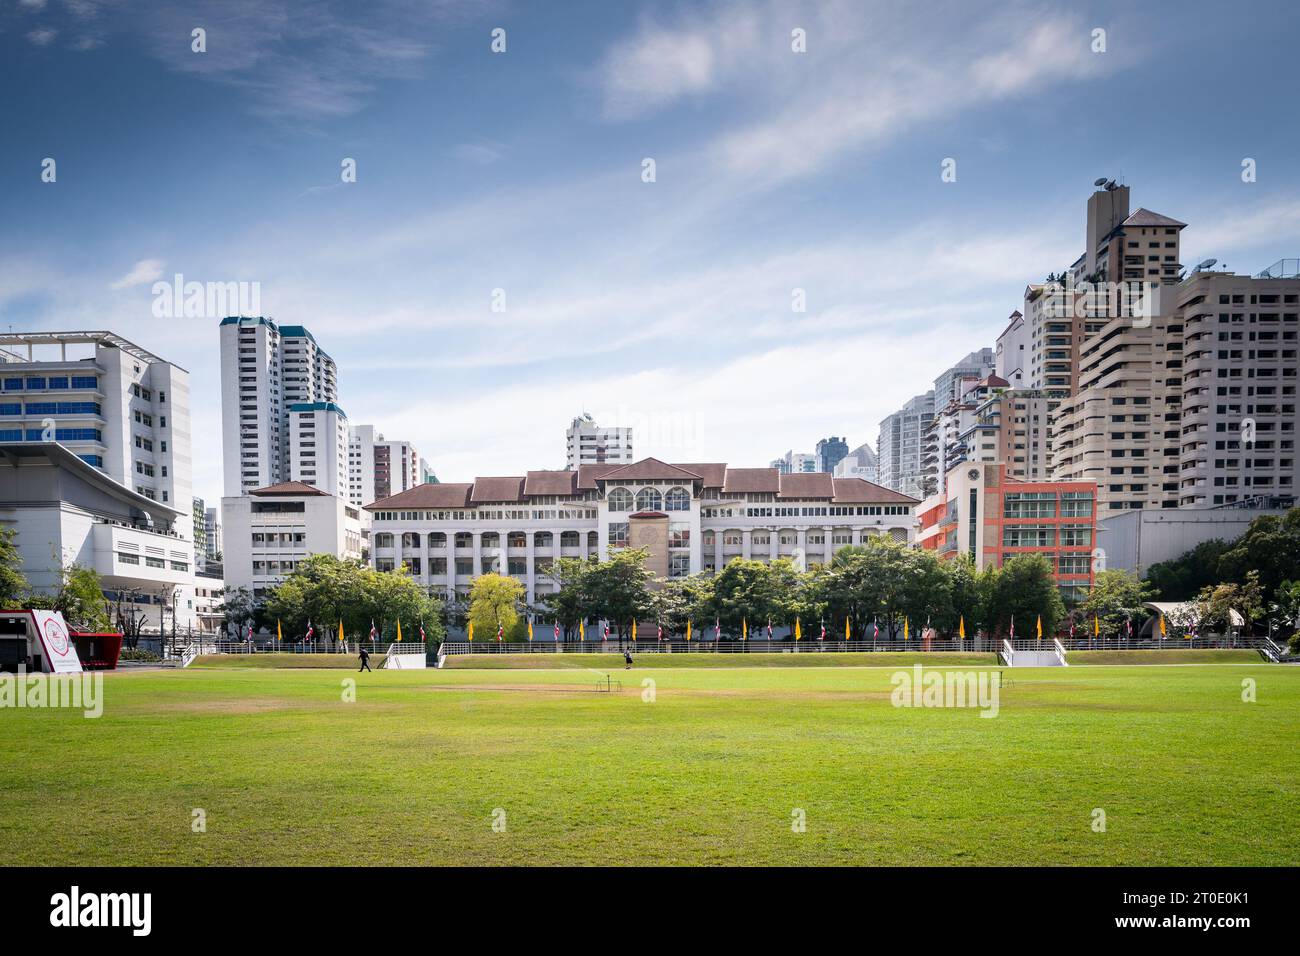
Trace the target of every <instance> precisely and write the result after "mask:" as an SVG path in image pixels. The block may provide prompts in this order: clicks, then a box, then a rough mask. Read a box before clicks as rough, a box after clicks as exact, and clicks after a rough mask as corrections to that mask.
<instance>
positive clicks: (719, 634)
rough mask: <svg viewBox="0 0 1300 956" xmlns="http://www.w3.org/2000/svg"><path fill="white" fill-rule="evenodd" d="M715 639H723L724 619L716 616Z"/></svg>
mask: <svg viewBox="0 0 1300 956" xmlns="http://www.w3.org/2000/svg"><path fill="white" fill-rule="evenodd" d="M713 639H714V640H715V641H720V640H722V619H721V618H717V617H715V618H714V619H713Z"/></svg>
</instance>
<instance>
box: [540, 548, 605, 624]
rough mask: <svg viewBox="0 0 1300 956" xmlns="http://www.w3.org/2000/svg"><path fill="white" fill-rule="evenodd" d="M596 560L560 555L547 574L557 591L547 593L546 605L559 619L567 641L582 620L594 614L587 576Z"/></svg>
mask: <svg viewBox="0 0 1300 956" xmlns="http://www.w3.org/2000/svg"><path fill="white" fill-rule="evenodd" d="M596 563H597V562H596V559H595V558H594V557H593V558H589V559H583V558H557V559H556V561H555V562H554V563H553V564H552V565H551V569H550V571H549V572H548V573H547V575H546V576H547V578H549V579H550V580H551V581H553V582H554V583H555V591H553V592H552V593H551V594H548V595H546V607H547V609H548V610H549V611H550V613H551V614H553V615H554V616H555V619H556V620H558V621H559V622H560V627H561V628H562V629H563V631H564V639H565V640H566V641H567V640H569V639H570V638H572V637H573V636H574V634H575V633H576V632H577V630H578V622H579V621H586V620H588V619H590V618H591V617H592V616H593V613H592V609H591V603H592V602H591V595H590V593H589V592H588V589H587V576H588V573H589V572H590V571H591V569H592V568H593V567H594V566H595V565H596Z"/></svg>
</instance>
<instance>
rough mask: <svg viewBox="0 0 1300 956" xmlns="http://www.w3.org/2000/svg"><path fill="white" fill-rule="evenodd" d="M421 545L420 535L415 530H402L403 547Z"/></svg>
mask: <svg viewBox="0 0 1300 956" xmlns="http://www.w3.org/2000/svg"><path fill="white" fill-rule="evenodd" d="M419 546H420V536H419V535H418V534H417V533H416V532H414V531H404V532H402V547H403V548H418V547H419Z"/></svg>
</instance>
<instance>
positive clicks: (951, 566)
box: [939, 554, 997, 640]
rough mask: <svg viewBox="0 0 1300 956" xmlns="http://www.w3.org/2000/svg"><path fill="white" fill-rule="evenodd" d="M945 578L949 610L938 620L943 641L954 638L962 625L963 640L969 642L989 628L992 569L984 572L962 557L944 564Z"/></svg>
mask: <svg viewBox="0 0 1300 956" xmlns="http://www.w3.org/2000/svg"><path fill="white" fill-rule="evenodd" d="M943 569H944V571H945V572H946V573H947V575H948V593H949V595H950V599H949V609H948V613H947V614H946V615H945V616H944V617H943V618H942V619H941V621H940V624H939V630H940V631H941V632H942V633H943V635H944V637H946V638H949V639H951V638H953V637H956V636H957V635H958V634H959V632H960V630H961V625H962V622H963V621H965V624H966V639H967V640H970V639H972V638H974V637H975V635H976V634H978V633H979V631H980V630H981V629H984V628H987V627H988V605H989V595H990V591H991V590H992V587H993V582H994V581H995V580H996V578H997V569H996V568H993V567H992V566H990V567H988V568H986V569H985V570H984V571H983V572H981V571H980V570H979V569H977V568H976V567H975V560H974V559H973V558H972V557H971V556H970V555H968V554H963V555H960V556H959V557H957V558H956V559H954V560H952V561H947V562H945V563H944V564H943Z"/></svg>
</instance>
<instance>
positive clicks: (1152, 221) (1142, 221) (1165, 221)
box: [1123, 207, 1187, 229]
mask: <svg viewBox="0 0 1300 956" xmlns="http://www.w3.org/2000/svg"><path fill="white" fill-rule="evenodd" d="M1123 225H1125V226H1176V227H1178V228H1180V229H1181V228H1182V227H1183V226H1186V225H1187V223H1185V222H1179V221H1178V220H1177V219H1170V218H1169V217H1168V216H1162V215H1160V213H1158V212H1152V211H1151V210H1150V209H1142V208H1140V207H1139V208H1138V210H1137V211H1136V212H1134V213H1133V215H1131V216H1129V217H1128V218H1127V219H1125V220H1124V222H1123Z"/></svg>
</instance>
